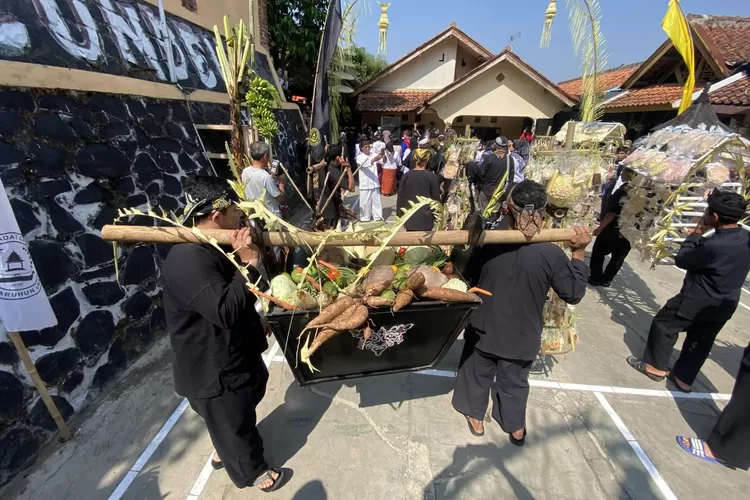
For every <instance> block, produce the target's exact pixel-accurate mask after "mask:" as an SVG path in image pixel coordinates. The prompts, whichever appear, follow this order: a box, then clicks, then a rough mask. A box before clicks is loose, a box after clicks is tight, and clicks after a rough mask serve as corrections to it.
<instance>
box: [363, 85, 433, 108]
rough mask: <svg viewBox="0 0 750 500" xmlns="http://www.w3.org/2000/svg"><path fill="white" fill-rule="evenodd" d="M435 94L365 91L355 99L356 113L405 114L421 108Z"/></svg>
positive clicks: (425, 92) (430, 92)
mask: <svg viewBox="0 0 750 500" xmlns="http://www.w3.org/2000/svg"><path fill="white" fill-rule="evenodd" d="M434 94H436V91H432V90H391V91H385V90H379V91H365V92H363V93H362V94H361V95H360V96H359V98H358V99H357V107H356V109H357V111H365V112H367V111H370V112H378V111H391V112H407V111H414V110H415V109H417V108H419V107H421V106H422V105H423V104H424V103H425V102H426V101H427V100H428V99H429V98H430V97H432V96H433V95H434Z"/></svg>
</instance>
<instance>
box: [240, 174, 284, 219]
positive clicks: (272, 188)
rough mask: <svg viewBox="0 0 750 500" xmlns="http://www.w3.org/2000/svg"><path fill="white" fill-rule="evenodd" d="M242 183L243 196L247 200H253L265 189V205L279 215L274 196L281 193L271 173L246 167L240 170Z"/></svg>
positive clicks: (277, 204) (277, 203) (279, 211)
mask: <svg viewBox="0 0 750 500" xmlns="http://www.w3.org/2000/svg"><path fill="white" fill-rule="evenodd" d="M242 183H243V184H244V185H245V196H246V197H247V199H249V200H255V199H257V198H258V197H259V196H260V193H261V191H263V190H264V189H265V190H266V194H265V197H264V198H263V199H264V201H265V202H266V207H268V209H269V210H270V211H271V212H273V213H274V214H276V215H277V216H279V217H281V209H280V208H279V202H278V201H276V198H277V197H278V196H279V195H280V194H281V191H279V187H278V186H277V185H276V182H274V180H273V177H271V174H269V173H268V171H266V170H265V169H262V168H256V167H253V166H249V167H246V168H245V170H243V171H242Z"/></svg>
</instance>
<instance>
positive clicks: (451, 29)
mask: <svg viewBox="0 0 750 500" xmlns="http://www.w3.org/2000/svg"><path fill="white" fill-rule="evenodd" d="M446 35H453V36H455V37H456V38H459V40H460V38H461V37H463V38H465V39H466V40H467V41H468V42H469V44H473V45H475V46H476V47H477V49H478V50H476V52H484V55H485V56H486V57H488V58H489V59H491V58H492V57H493V53H492V51H490V50H489V49H488V48H487V47H485V46H484V45H482V44H481V43H479V42H477V41H476V40H474V39H473V38H472V37H470V36H469V35H467V34H466V33H464V31H462V30H461V29H460V28H459V27H458V26H455V23H452V24H451V25H450V26H448V27H447V28H446V29H444V30H443V31H441V32H440V33H438V34H437V35H435V36H433V37H432V38H430V39H428V40H427V41H425V42H424V43H422V44H421V45H419V46H417V47H416V48H415V49H413V50H411V51H410V52H408V53H407V54H405V55H404V56H402V57H401V58H399V59H397V60H396V61H394V62H393V63H392V64H389V65H388V66H386V67H385V68H383V69H382V70H380V72H378V73H377V74H376V75H375V76H373V77H372V78H370V79H369V80H367V81H366V82H364V83H362V84H361V85H360V86H359V87H358V88H357V89H355V91H354V93H353V94H352V95H351V97H354V96H356V95H358V94H360V93H361V92H363V91H364V90H365V89H367V88H368V87H369V86H370V85H372V84H373V83H375V82H377V81H378V80H380V79H381V78H383V77H384V76H386V75H388V74H389V73H390V72H391V71H392V70H394V69H396V68H398V67H400V66H401V65H403V64H406V63H407V62H408V61H409V59H410V58H411V57H413V56H414V55H415V54H418V53H419V52H420V51H423V50H426V49H427V48H429V47H431V46H432V45H434V44H436V43H437V42H438V40H440V39H442V38H443V37H445V36H446Z"/></svg>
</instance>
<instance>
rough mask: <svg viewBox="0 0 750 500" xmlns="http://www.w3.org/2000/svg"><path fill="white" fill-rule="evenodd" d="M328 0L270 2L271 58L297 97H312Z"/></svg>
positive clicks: (271, 0)
mask: <svg viewBox="0 0 750 500" xmlns="http://www.w3.org/2000/svg"><path fill="white" fill-rule="evenodd" d="M328 3H329V1H328V0H268V7H267V8H268V31H269V38H270V42H271V47H269V49H270V51H271V57H273V61H274V64H275V66H276V67H277V68H283V69H284V70H286V71H287V73H288V74H289V89H290V91H292V93H294V94H299V95H303V96H307V97H311V96H312V92H313V86H314V83H315V67H316V65H317V62H318V49H319V46H320V37H321V36H322V35H323V27H324V25H325V20H326V11H327V9H328Z"/></svg>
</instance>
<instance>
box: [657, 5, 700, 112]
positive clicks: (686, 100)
mask: <svg viewBox="0 0 750 500" xmlns="http://www.w3.org/2000/svg"><path fill="white" fill-rule="evenodd" d="M661 27H662V29H663V30H664V31H665V32H666V34H667V36H668V37H669V39H670V40H671V41H672V44H673V45H674V48H675V49H677V52H679V53H680V55H681V56H682V59H683V60H684V61H685V65H687V68H688V77H687V81H686V82H685V88H684V89H683V90H682V101H681V102H680V109H679V111H677V114H678V115H679V114H680V113H682V112H683V111H685V110H686V109H687V108H689V107H690V104H691V103H692V101H693V98H692V96H693V88H694V87H695V48H694V46H693V37H692V35H691V34H690V26H688V22H687V19H685V14H683V13H682V9H681V8H680V0H669V7H668V8H667V13H666V15H665V16H664V19H663V20H662V22H661Z"/></svg>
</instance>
